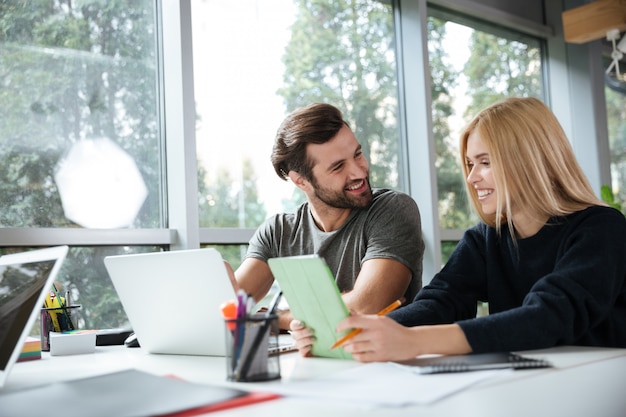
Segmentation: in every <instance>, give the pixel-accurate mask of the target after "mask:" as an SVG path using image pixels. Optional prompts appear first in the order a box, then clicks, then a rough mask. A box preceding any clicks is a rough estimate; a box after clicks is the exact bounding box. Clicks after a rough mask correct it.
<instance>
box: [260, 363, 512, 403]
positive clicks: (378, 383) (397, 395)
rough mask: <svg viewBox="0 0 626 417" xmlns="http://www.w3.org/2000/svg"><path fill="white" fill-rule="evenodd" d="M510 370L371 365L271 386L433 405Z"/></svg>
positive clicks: (300, 393) (289, 392) (335, 397)
mask: <svg viewBox="0 0 626 417" xmlns="http://www.w3.org/2000/svg"><path fill="white" fill-rule="evenodd" d="M503 372H509V370H497V371H477V372H458V373H447V374H436V375H420V374H418V373H416V372H412V371H411V370H407V368H405V367H400V366H398V365H397V364H394V363H391V362H389V363H369V364H364V365H362V366H357V367H355V368H351V369H348V370H345V371H342V372H338V373H336V374H333V375H331V376H327V377H321V378H316V379H311V380H305V381H290V382H289V383H288V384H282V385H276V386H274V385H273V386H271V388H270V387H268V388H270V389H271V390H272V391H275V392H277V393H279V394H283V395H285V396H292V397H301V398H310V399H324V401H334V402H338V403H341V402H343V403H349V404H351V405H354V404H361V405H363V406H370V407H403V406H409V405H417V404H421V405H424V404H429V403H432V402H435V401H437V400H440V399H442V398H444V397H447V396H449V395H451V394H454V393H456V392H458V391H461V390H463V389H465V388H468V387H470V386H472V385H474V384H477V383H479V382H481V381H483V380H485V379H488V378H492V377H495V376H497V375H501V374H502V373H503Z"/></svg>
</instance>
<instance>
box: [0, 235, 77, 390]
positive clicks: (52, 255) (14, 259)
mask: <svg viewBox="0 0 626 417" xmlns="http://www.w3.org/2000/svg"><path fill="white" fill-rule="evenodd" d="M67 250H68V248H67V246H60V247H55V248H48V249H41V250H34V251H30V252H23V253H17V254H11V255H5V256H2V257H1V258H0V386H2V385H3V382H4V379H5V378H6V374H7V373H8V371H9V369H10V367H11V366H12V365H13V363H15V361H16V360H17V357H18V356H19V353H20V351H21V349H22V345H23V344H24V341H25V339H26V337H27V336H28V333H29V332H30V331H31V328H32V326H33V325H34V323H35V320H36V318H37V315H38V312H39V311H40V308H41V307H43V300H44V298H45V296H46V294H47V292H48V291H49V290H50V288H51V287H52V283H53V281H54V278H55V276H56V274H57V272H58V269H59V268H60V266H61V262H62V261H63V259H64V258H65V256H66V254H67Z"/></svg>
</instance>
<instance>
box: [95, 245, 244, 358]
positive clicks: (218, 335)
mask: <svg viewBox="0 0 626 417" xmlns="http://www.w3.org/2000/svg"><path fill="white" fill-rule="evenodd" d="M104 264H105V266H106V269H107V271H108V273H109V276H110V277H111V281H112V282H113V286H114V287H115V290H116V291H117V294H118V296H119V298H120V301H121V303H122V306H123V307H124V310H125V311H126V315H127V316H128V320H129V322H130V324H131V326H132V328H133V331H134V332H135V334H136V335H137V339H138V340H139V344H140V345H141V347H142V348H143V349H145V350H146V351H148V352H149V353H164V354H178V355H204V356H225V354H226V334H225V332H226V330H225V326H224V319H223V318H222V315H221V313H220V305H221V304H222V303H223V302H224V301H226V300H230V299H235V298H236V297H235V291H234V289H233V286H232V283H231V281H230V278H229V276H228V272H227V271H226V266H225V265H224V261H223V259H222V256H221V254H220V253H219V252H218V251H217V250H215V249H213V248H205V249H186V250H176V251H169V252H150V253H138V254H131V255H116V256H107V257H106V258H104Z"/></svg>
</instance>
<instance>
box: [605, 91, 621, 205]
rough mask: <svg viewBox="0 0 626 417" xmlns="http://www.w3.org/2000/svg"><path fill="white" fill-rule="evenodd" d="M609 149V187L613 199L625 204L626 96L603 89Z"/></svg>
mask: <svg viewBox="0 0 626 417" xmlns="http://www.w3.org/2000/svg"><path fill="white" fill-rule="evenodd" d="M605 97H606V113H607V124H608V129H609V149H610V152H611V185H612V187H611V188H612V189H611V191H612V193H613V198H614V199H615V201H616V202H618V203H620V204H621V205H622V210H623V209H624V202H626V95H625V93H624V91H623V90H622V91H615V90H612V89H610V88H608V87H607V88H606V89H605Z"/></svg>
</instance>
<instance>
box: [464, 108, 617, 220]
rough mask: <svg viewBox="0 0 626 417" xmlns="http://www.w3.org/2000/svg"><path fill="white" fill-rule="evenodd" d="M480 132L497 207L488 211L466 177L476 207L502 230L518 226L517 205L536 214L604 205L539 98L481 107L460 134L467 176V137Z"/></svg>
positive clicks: (559, 126)
mask: <svg viewBox="0 0 626 417" xmlns="http://www.w3.org/2000/svg"><path fill="white" fill-rule="evenodd" d="M472 133H477V134H478V135H479V136H480V137H481V139H482V141H483V142H484V143H485V145H486V146H487V149H488V152H489V159H490V165H491V169H492V172H493V176H494V180H495V186H496V190H497V192H496V195H497V209H496V213H495V214H485V213H484V212H483V211H482V206H481V204H480V203H479V201H478V194H477V192H476V190H474V188H473V187H472V185H471V184H469V183H468V182H467V181H466V182H465V186H466V190H467V193H468V196H469V198H470V201H471V202H472V205H473V206H474V209H475V210H476V212H477V213H478V215H479V216H480V218H481V220H482V221H483V222H485V223H486V224H488V225H490V226H492V227H495V228H496V229H497V230H498V232H500V226H501V225H502V224H503V222H505V221H506V222H507V223H508V225H509V230H514V229H513V224H512V206H513V205H515V210H523V211H524V212H525V213H526V214H527V215H529V216H530V217H531V218H533V219H543V218H545V217H552V216H561V215H566V214H570V213H573V212H576V211H579V210H582V209H585V208H587V207H589V206H592V205H605V204H604V203H603V202H602V201H601V200H599V199H598V197H597V196H596V195H595V194H594V192H593V189H592V188H591V186H590V185H589V181H588V180H587V178H586V177H585V174H584V173H583V171H582V169H581V168H580V165H579V164H578V162H577V161H576V157H575V156H574V151H573V150H572V147H571V145H570V143H569V141H568V140H567V137H566V136H565V132H564V131H563V128H562V127H561V125H560V124H559V122H558V120H557V119H556V116H554V114H553V113H552V111H551V110H550V109H549V108H548V107H547V106H546V105H545V104H544V103H542V102H541V101H540V100H537V99H536V98H509V99H505V100H503V101H500V102H498V103H496V104H493V105H492V106H489V107H487V108H486V109H484V110H483V111H481V112H480V113H479V114H478V115H477V116H476V117H475V118H474V119H473V120H472V121H471V123H470V124H469V125H468V126H467V127H466V128H465V130H464V131H463V133H462V134H461V141H460V147H459V148H460V156H461V161H462V166H463V173H464V175H465V178H467V177H468V175H469V171H470V167H469V166H468V165H467V162H466V158H467V140H468V138H469V136H470V135H471V134H472Z"/></svg>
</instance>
